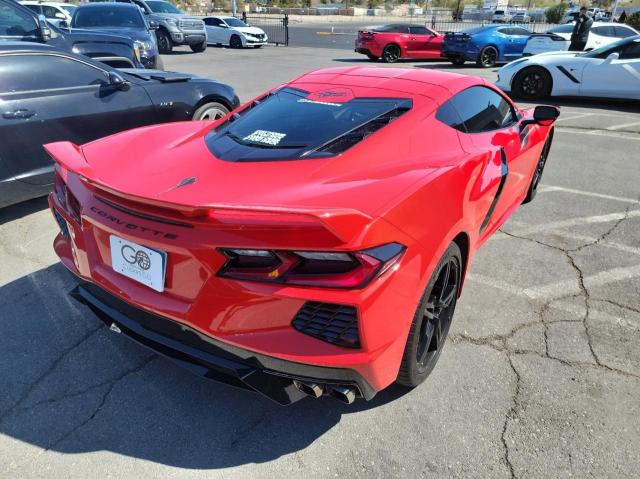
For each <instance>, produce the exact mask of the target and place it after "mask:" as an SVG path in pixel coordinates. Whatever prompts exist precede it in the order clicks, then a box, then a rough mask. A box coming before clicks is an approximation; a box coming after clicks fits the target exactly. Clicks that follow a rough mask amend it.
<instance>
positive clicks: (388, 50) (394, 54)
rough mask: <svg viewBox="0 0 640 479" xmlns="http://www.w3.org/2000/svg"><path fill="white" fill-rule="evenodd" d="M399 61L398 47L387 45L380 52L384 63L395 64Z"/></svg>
mask: <svg viewBox="0 0 640 479" xmlns="http://www.w3.org/2000/svg"><path fill="white" fill-rule="evenodd" d="M399 59H400V47H399V46H398V45H395V44H391V45H387V46H386V47H384V50H383V51H382V61H383V62H385V63H395V62H397V61H398V60H399Z"/></svg>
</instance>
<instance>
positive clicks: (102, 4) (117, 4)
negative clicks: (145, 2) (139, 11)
mask: <svg viewBox="0 0 640 479" xmlns="http://www.w3.org/2000/svg"><path fill="white" fill-rule="evenodd" d="M107 6H108V7H113V8H138V6H137V5H134V4H133V3H123V2H91V3H83V4H81V5H78V8H83V9H85V10H86V9H89V8H98V7H107Z"/></svg>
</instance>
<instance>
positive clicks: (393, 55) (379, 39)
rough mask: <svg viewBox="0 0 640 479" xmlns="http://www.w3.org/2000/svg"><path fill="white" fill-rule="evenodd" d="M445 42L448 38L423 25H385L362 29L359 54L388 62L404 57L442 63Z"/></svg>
mask: <svg viewBox="0 0 640 479" xmlns="http://www.w3.org/2000/svg"><path fill="white" fill-rule="evenodd" d="M443 41H444V35H442V34H441V33H438V32H436V31H435V30H432V29H429V28H426V27H423V26H420V25H404V24H392V25H381V26H379V27H371V28H366V29H364V30H360V31H359V32H358V37H357V38H356V45H355V51H356V53H362V54H364V55H367V56H368V57H369V60H378V59H379V58H382V61H383V62H386V63H393V62H395V61H398V60H399V59H401V58H413V59H417V60H420V59H426V60H442V58H441V55H440V51H441V50H442V42H443Z"/></svg>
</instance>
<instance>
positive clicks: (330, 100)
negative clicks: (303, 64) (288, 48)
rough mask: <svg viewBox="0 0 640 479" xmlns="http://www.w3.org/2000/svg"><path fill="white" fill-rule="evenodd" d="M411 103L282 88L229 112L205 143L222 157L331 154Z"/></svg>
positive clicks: (260, 158) (342, 91) (258, 158)
mask: <svg viewBox="0 0 640 479" xmlns="http://www.w3.org/2000/svg"><path fill="white" fill-rule="evenodd" d="M345 100H346V101H345ZM410 108H411V100H408V99H404V98H354V97H353V94H352V93H351V91H350V90H348V89H346V88H330V89H327V90H325V91H321V92H316V93H314V94H309V93H308V92H305V91H302V90H297V89H293V88H285V89H283V90H280V91H278V92H276V93H274V94H272V95H270V96H269V97H267V98H266V99H265V100H263V101H261V102H257V104H255V103H254V104H252V105H250V106H249V107H247V108H245V109H244V110H243V111H241V112H240V113H238V114H235V115H234V116H232V117H230V118H229V120H227V121H226V122H225V123H223V124H222V125H221V126H220V127H218V128H217V129H216V130H215V131H212V132H211V133H209V135H207V138H206V142H207V145H208V147H209V149H210V150H211V152H212V153H213V154H214V155H215V156H216V157H218V158H220V159H222V160H227V161H270V160H276V159H280V160H282V159H285V160H286V159H300V158H318V157H325V156H333V155H336V154H339V153H342V152H343V151H345V150H346V149H348V148H350V147H351V146H353V145H355V144H356V143H358V142H360V141H362V140H363V139H364V138H366V137H367V136H369V135H371V134H373V133H374V132H375V131H377V130H378V129H380V128H382V127H384V126H385V125H387V124H388V123H390V122H392V121H394V120H395V119H396V118H397V117H398V116H400V115H402V114H403V113H405V112H406V111H408V110H409V109H410Z"/></svg>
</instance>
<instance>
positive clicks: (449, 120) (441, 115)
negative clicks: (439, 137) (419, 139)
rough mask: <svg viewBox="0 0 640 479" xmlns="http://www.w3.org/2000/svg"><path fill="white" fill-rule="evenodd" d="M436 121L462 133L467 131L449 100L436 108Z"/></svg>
mask: <svg viewBox="0 0 640 479" xmlns="http://www.w3.org/2000/svg"><path fill="white" fill-rule="evenodd" d="M436 120H439V121H441V122H442V123H444V124H445V125H449V126H450V127H451V128H455V129H456V130H459V131H464V132H466V131H467V130H466V128H465V127H464V123H463V122H462V119H461V118H460V115H458V111H457V110H456V109H455V107H454V106H453V104H452V103H451V100H449V101H448V102H446V103H445V104H444V105H442V106H441V107H440V108H438V111H437V112H436Z"/></svg>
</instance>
